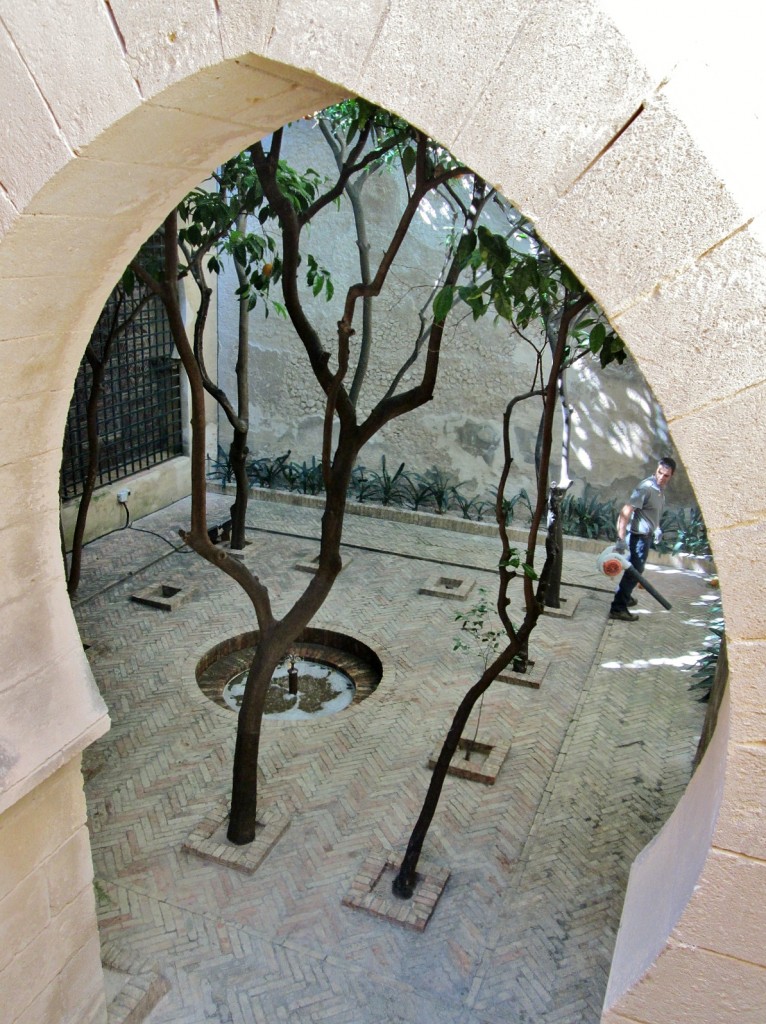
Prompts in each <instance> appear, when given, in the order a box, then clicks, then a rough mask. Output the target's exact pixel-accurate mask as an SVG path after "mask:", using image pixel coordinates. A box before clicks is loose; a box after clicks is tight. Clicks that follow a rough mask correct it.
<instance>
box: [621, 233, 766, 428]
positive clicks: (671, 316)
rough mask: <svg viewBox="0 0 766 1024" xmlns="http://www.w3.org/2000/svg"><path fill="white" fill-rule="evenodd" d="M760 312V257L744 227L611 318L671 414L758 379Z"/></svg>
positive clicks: (764, 283)
mask: <svg viewBox="0 0 766 1024" xmlns="http://www.w3.org/2000/svg"><path fill="white" fill-rule="evenodd" d="M762 219H763V220H764V221H766V218H762ZM765 318H766V260H765V259H764V250H763V246H762V244H761V243H760V241H759V240H758V238H757V237H756V236H755V234H754V233H753V231H750V230H748V231H741V232H739V233H737V234H735V235H734V236H733V237H731V238H729V239H727V240H726V241H725V242H723V244H722V245H720V246H717V247H716V248H714V249H712V250H711V251H710V252H707V253H705V255H704V256H703V257H702V258H701V259H700V260H699V261H697V262H696V263H694V264H693V265H692V266H691V267H690V268H689V269H688V270H686V271H685V272H684V273H682V274H680V275H679V276H678V277H675V278H672V279H671V280H668V281H663V282H661V283H660V284H658V285H657V287H656V288H655V289H654V290H653V291H651V292H650V293H649V294H648V295H646V296H644V297H642V298H641V299H640V300H639V301H638V302H636V303H635V304H634V305H632V306H631V307H630V308H629V309H627V310H625V311H624V312H623V313H621V314H620V315H619V316H617V317H616V318H615V319H614V326H615V328H616V329H617V331H619V332H620V334H621V336H622V337H623V338H626V339H629V341H630V348H631V352H632V354H633V355H634V357H635V358H637V359H638V360H639V361H640V363H641V368H642V370H643V371H644V373H645V375H646V376H647V378H648V379H649V380H650V383H651V385H652V388H653V390H654V393H655V394H656V396H657V398H658V399H659V400H660V402H661V403H662V408H663V411H664V413H665V415H666V416H667V417H668V419H673V418H675V417H678V416H683V415H684V414H685V413H688V412H689V411H691V410H692V409H695V408H700V407H701V406H703V405H708V404H709V403H710V402H715V401H718V400H720V399H721V398H724V397H725V396H727V395H731V394H733V393H735V392H737V391H739V390H741V389H742V388H746V387H750V386H752V385H753V384H757V383H758V382H760V381H762V380H763V379H764V374H765V371H764V366H765V365H766V337H764V332H763V322H764V319H765ZM722 359H723V360H725V363H726V371H727V372H726V373H723V374H722V373H720V367H721V361H722ZM671 366H673V367H676V368H677V369H676V370H674V372H672V373H671V372H669V368H670V367H671Z"/></svg>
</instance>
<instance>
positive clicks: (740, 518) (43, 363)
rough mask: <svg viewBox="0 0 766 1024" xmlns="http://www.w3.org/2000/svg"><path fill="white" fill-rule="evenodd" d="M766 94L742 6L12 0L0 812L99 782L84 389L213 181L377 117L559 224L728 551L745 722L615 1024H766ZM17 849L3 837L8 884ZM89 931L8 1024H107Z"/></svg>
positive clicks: (6, 65)
mask: <svg viewBox="0 0 766 1024" xmlns="http://www.w3.org/2000/svg"><path fill="white" fill-rule="evenodd" d="M424 54H425V55H426V57H427V59H426V60H424V59H423V58H424ZM263 57H265V58H268V60H270V61H272V62H274V63H272V64H268V63H263V62H262V60H261V58H263ZM297 69H301V70H297ZM435 69H437V70H436V71H435ZM761 75H762V55H761V53H760V35H759V33H758V32H756V31H753V19H752V12H751V7H750V5H746V4H745V3H744V0H730V3H729V4H727V5H726V7H725V9H721V8H707V7H704V8H701V7H700V6H699V5H697V4H691V3H688V2H685V3H680V4H676V5H668V4H667V3H663V4H660V3H659V2H658V0H647V2H646V3H643V4H641V5H625V4H623V3H620V2H619V0H600V2H595V0H578V2H577V3H574V4H573V3H571V2H569V0H567V2H564V0H543V2H534V0H512V2H505V0H504V2H503V3H495V4H489V5H487V4H484V3H482V4H479V3H478V2H473V0H469V2H467V3H464V4H463V5H461V6H459V7H456V6H455V5H454V4H451V3H447V2H446V0H435V2H434V3H432V4H430V5H428V7H424V6H423V5H416V4H413V3H412V2H410V0H394V2H386V0H368V2H367V3H365V5H363V7H362V8H359V6H358V5H355V6H354V7H353V8H352V7H351V6H350V5H348V4H345V3H337V2H334V3H328V2H324V0H319V2H316V0H315V2H313V3H311V4H308V3H306V0H279V2H277V0H268V2H266V3H263V4H259V5H253V4H249V3H245V2H243V0H218V2H217V3H216V4H212V3H209V2H208V0H186V2H185V3H184V4H181V3H171V4H168V3H166V2H164V0H163V2H160V0H133V2H131V3H127V2H125V0H112V2H111V3H110V4H109V6H107V5H104V4H101V3H98V2H97V0H83V2H81V3H77V4H74V3H62V4H55V5H51V4H42V3H38V2H36V3H33V4H27V5H19V4H17V3H15V2H13V0H0V95H2V96H3V98H4V110H3V114H4V125H5V136H4V138H5V144H4V146H3V147H2V150H0V182H1V183H2V188H0V234H1V235H2V241H0V310H2V313H1V314H0V381H1V382H2V384H1V385H0V495H2V499H1V500H0V541H1V542H2V545H3V553H4V558H3V560H2V572H1V573H0V594H1V595H2V597H1V598H0V601H1V602H2V603H1V605H0V608H1V609H2V620H3V627H4V628H3V631H2V632H1V633H0V662H1V663H2V665H3V675H2V678H0V751H2V756H1V758H0V765H1V767H2V777H1V779H0V793H1V800H2V802H1V803H0V807H2V809H4V810H5V811H6V812H8V809H10V810H11V813H12V812H13V809H14V808H15V806H16V805H19V806H22V805H20V804H19V802H20V801H22V800H23V799H24V798H25V796H27V795H30V796H32V797H34V796H35V795H36V793H37V791H38V789H40V787H45V786H46V785H47V782H46V780H48V779H50V778H51V776H53V775H54V773H55V772H57V771H58V770H59V769H60V768H64V766H68V767H67V768H66V769H65V770H66V771H67V772H68V771H70V770H72V771H73V770H74V768H73V763H74V764H76V763H77V760H78V755H79V752H80V750H81V749H82V748H83V746H85V745H87V743H88V742H90V741H91V740H92V739H93V738H94V737H95V736H97V735H98V734H99V733H100V732H101V731H103V729H105V728H106V725H107V719H106V712H105V708H104V706H103V703H102V702H101V700H100V698H99V696H98V694H97V693H96V692H95V688H94V687H93V683H92V679H91V677H90V674H89V672H88V668H87V664H86V663H85V659H84V658H83V656H82V651H81V648H80V645H79V638H78V637H77V631H76V629H75V627H74V623H73V619H72V616H71V612H70V610H69V608H68V604H67V600H66V595H65V591H64V586H63V578H62V571H61V560H60V553H59V548H58V530H57V520H58V501H57V475H58V464H59V459H60V445H61V436H62V430H63V423H64V417H65V413H66V407H67V404H68V400H69V394H70V392H71V385H72V381H73V380H74V374H75V369H76V366H77V363H78V361H79V359H80V356H81V355H82V352H83V350H84V348H85V343H86V340H87V337H88V334H89V332H90V329H91V327H92V325H93V323H94V322H95V319H96V316H97V314H98V312H99V309H100V308H101V306H102V304H103V301H104V299H105V297H106V295H107V293H108V291H109V289H110V288H111V287H112V285H113V284H114V282H115V280H116V279H117V277H118V275H119V273H120V272H121V270H122V268H123V267H124V265H125V264H126V262H127V260H128V259H129V258H130V256H131V255H132V253H133V252H134V251H135V250H136V248H137V246H138V244H140V242H141V240H143V239H144V238H145V237H146V236H147V235H148V234H149V233H150V232H151V231H152V230H153V228H154V227H155V226H156V225H157V223H158V222H159V221H160V220H161V219H162V216H163V215H164V213H165V212H166V211H167V209H168V208H169V207H170V206H171V205H172V204H174V203H175V202H177V201H178V200H179V199H180V197H181V196H182V195H183V194H184V193H185V192H186V191H188V190H189V188H191V187H193V186H194V184H195V183H196V182H198V181H199V180H200V179H201V178H202V177H203V175H204V174H205V172H206V171H207V170H208V169H209V168H210V167H211V166H214V165H215V164H216V163H217V162H218V161H220V160H222V159H224V158H225V157H227V156H229V155H230V154H232V153H234V152H236V151H238V150H240V149H242V148H243V146H244V145H245V144H247V143H248V142H249V141H251V140H252V139H253V138H254V137H257V136H259V135H263V134H266V133H267V132H268V131H270V130H273V128H274V127H276V126H277V125H279V124H281V123H283V122H285V121H288V120H290V119H294V118H296V117H299V116H301V115H302V114H304V113H306V112H309V111H312V110H316V109H319V108H321V107H322V106H324V105H326V104H328V103H330V102H332V101H333V100H335V99H337V98H339V97H340V95H342V94H343V93H345V92H349V91H351V92H353V91H355V92H359V93H361V94H363V95H366V96H368V97H369V98H370V99H372V100H373V101H375V102H376V103H379V104H381V105H383V106H387V107H389V108H391V109H393V110H395V111H397V112H399V113H401V114H402V115H403V116H405V117H406V118H407V119H408V120H410V121H411V122H413V123H415V124H418V125H420V126H422V127H423V128H424V129H425V130H427V131H428V133H429V134H431V135H432V136H434V137H436V138H439V139H440V140H442V141H443V142H444V143H445V145H447V146H449V147H450V149H452V151H453V152H455V153H456V155H458V156H459V157H461V158H463V159H465V160H466V161H467V162H469V163H470V164H471V165H472V166H473V167H474V168H475V169H476V170H477V171H478V172H479V173H480V174H482V175H483V176H484V177H485V178H487V180H489V181H491V182H493V183H494V184H496V185H497V186H498V187H499V188H500V190H501V191H502V192H503V194H505V195H506V196H508V197H509V199H511V200H512V201H513V202H514V203H516V205H518V206H519V207H520V208H521V209H522V210H523V211H524V212H525V213H526V214H527V215H528V216H531V217H533V218H534V219H535V220H536V221H537V223H538V226H539V228H540V230H541V232H542V234H543V236H544V237H546V238H547V239H548V240H549V241H550V243H551V244H552V245H554V247H555V248H556V249H557V251H558V252H559V253H560V255H561V256H562V257H563V258H564V259H565V260H567V262H568V263H569V264H570V266H571V267H572V268H573V270H574V271H575V272H576V273H577V274H578V275H579V276H580V277H581V279H582V280H583V281H584V282H585V283H586V284H587V285H588V287H589V288H591V289H592V290H593V292H594V294H595V295H596V296H597V298H598V299H599V301H600V302H601V303H602V305H603V306H604V308H605V309H606V310H607V312H608V314H609V316H610V318H612V320H613V322H614V323H615V324H616V325H617V326H618V329H619V330H620V332H621V333H622V335H623V337H624V338H625V339H626V341H627V342H628V344H629V346H630V347H631V350H632V352H633V354H634V355H635V356H636V358H637V360H638V363H639V366H640V367H641V368H642V371H643V372H644V374H645V376H646V378H647V380H648V381H649V383H650V384H651V387H652V389H653V391H654V393H655V394H656V395H657V397H658V399H659V400H660V401H661V403H662V406H663V409H664V412H665V415H666V417H667V420H668V423H669V424H670V427H671V431H672V434H673V439H674V443H675V444H676V445H677V448H678V451H679V452H680V454H681V456H682V458H683V459H684V462H685V464H686V467H687V470H688V472H689V476H690V479H691V481H692V483H693V485H694V488H695V492H696V494H697V496H698V498H699V501H700V504H701V507H702V510H703V512H704V514H705V517H706V521H707V524H708V527H709V528H710V530H711V531H712V534H713V541H714V544H715V550H716V563H717V567H718V570H719V576H720V579H721V589H722V596H723V602H724V611H725V615H726V621H727V631H728V638H729V657H730V664H731V676H730V699H729V703H728V705H727V707H726V709H725V715H724V720H723V722H722V725H721V727H719V729H720V730H721V731H720V733H719V737H718V740H717V743H716V745H715V748H714V749H715V751H716V757H715V759H714V760H712V759H711V760H708V759H706V763H705V765H703V767H704V768H705V770H704V772H703V774H702V775H700V777H699V778H700V782H699V785H697V786H695V788H694V790H693V791H692V792H690V793H688V794H687V795H686V796H685V797H684V799H683V800H682V801H681V803H680V804H679V808H678V810H677V812H676V814H674V816H673V817H672V818H671V820H670V821H669V823H668V824H667V826H666V828H665V830H664V832H663V835H662V842H657V843H655V844H654V845H653V846H651V847H650V848H648V849H647V851H646V852H645V855H644V856H643V857H642V861H641V867H640V870H637V872H636V873H635V876H634V878H633V881H632V883H631V887H630V890H629V893H628V899H627V901H626V915H625V918H624V921H623V928H622V930H621V934H620V936H619V939H618V945H617V950H616V953H615V960H614V967H613V975H612V978H613V981H612V984H611V985H610V989H609V995H608V1007H607V1009H606V1012H605V1017H604V1020H605V1021H608V1022H609V1024H618V1022H624V1021H628V1020H630V1021H633V1022H644V1024H660V1022H673V1024H692V1022H693V1024H713V1022H715V1024H722V1022H731V1024H734V1022H735V1021H736V1022H737V1024H742V1022H744V1021H751V1022H753V1024H755V1021H760V1020H761V1019H762V1016H763V1013H762V1008H763V1006H764V1004H766V959H765V957H764V948H765V944H764V941H763V937H764V935H766V904H764V901H763V899H762V893H763V891H764V885H765V883H766V821H765V820H764V813H765V812H764V807H766V717H765V716H764V706H765V698H766V613H764V608H766V582H764V577H763V574H762V573H761V571H760V567H759V565H758V564H757V559H755V558H754V557H753V552H754V551H760V550H761V549H762V547H763V539H764V533H765V532H766V526H765V524H766V473H764V455H763V452H764V443H763V442H764V436H765V435H766V424H765V423H764V418H763V417H764V414H763V410H764V408H766V401H765V398H766V379H765V378H764V366H766V359H765V358H764V356H765V355H766V353H765V352H764V346H765V345H766V340H765V339H766V332H764V329H763V328H764V321H766V271H765V269H764V264H765V261H764V258H763V257H764V242H765V240H766V233H765V232H764V217H763V180H762V167H763V162H764V160H763V157H764V152H763V150H764V135H763V128H762V124H763V115H764V112H765V111H764V103H765V102H766V101H765V100H764V96H763V91H762V87H761V85H760V78H761ZM328 81H329V82H338V83H341V84H340V86H338V87H333V86H328V85H327V84H326V83H327V82H328ZM605 253H608V254H609V255H608V258H607V257H605ZM713 342H715V344H713ZM721 353H724V357H723V358H722V357H721ZM690 362H691V363H692V372H686V370H685V368H686V367H688V366H689V364H690ZM722 484H723V485H722ZM30 636H34V638H35V643H34V645H30V644H29V642H28V638H29V637H30ZM690 819H691V820H692V821H694V823H695V825H696V828H695V830H694V831H693V832H690V831H689V830H688V828H687V827H686V826H687V823H688V821H689V820H690ZM29 827H30V826H27V825H26V824H25V823H21V824H20V825H19V831H20V834H21V835H23V836H26V835H27V834H28V831H29ZM16 838H17V836H16V834H15V830H14V831H13V832H12V833H11V834H3V836H2V838H1V839H0V850H1V851H2V855H3V856H4V857H5V856H7V855H8V853H9V851H12V849H13V844H14V843H15V841H16ZM43 842H44V840H43V839H42V838H40V839H35V840H33V843H32V845H33V848H34V849H35V850H37V849H38V848H40V847H42V845H43ZM669 858H672V860H669ZM30 859H32V855H30ZM86 861H87V856H86V854H85V852H84V851H82V850H81V851H80V852H79V855H78V856H77V857H76V858H75V863H74V864H73V865H72V866H71V868H70V869H69V870H67V871H65V872H64V878H63V881H62V886H63V890H62V892H63V896H62V899H63V901H64V902H66V901H67V900H69V901H70V902H76V901H77V900H78V893H80V892H82V891H83V890H82V880H83V878H84V877H86V874H87V873H86V871H85V870H84V869H85V866H86ZM36 863H38V864H39V866H38V867H36V868H35V876H37V875H38V874H39V873H40V872H42V871H43V870H44V869H43V867H42V864H41V863H39V862H36ZM658 876H660V877H666V876H669V878H670V881H669V883H668V888H667V890H666V892H665V893H664V897H665V902H666V903H667V905H668V906H669V907H670V912H669V913H659V912H658V903H657V900H658V893H657V890H656V888H653V886H652V884H651V880H652V877H658ZM29 884H30V885H34V886H37V885H39V884H41V883H40V882H39V881H38V879H37V877H35V880H34V881H31V882H30V883H29ZM689 894H693V895H692V897H691V898H689ZM663 905H664V904H663ZM84 920H85V923H84V925H83V928H82V929H75V930H73V931H69V930H64V931H63V932H57V931H56V930H53V931H51V930H50V929H48V928H47V927H43V929H42V930H40V928H39V927H38V926H37V924H36V923H35V921H34V920H33V919H32V915H29V916H28V917H27V916H25V918H24V919H23V920H21V921H20V922H19V925H18V928H17V929H16V930H14V932H13V935H12V937H11V939H10V943H11V948H10V950H9V952H10V954H11V960H10V963H9V965H8V966H6V967H5V968H4V970H3V975H2V978H0V984H1V985H2V991H3V994H4V995H5V993H6V991H7V990H8V987H9V985H10V983H11V978H12V975H11V974H10V973H8V972H9V971H11V970H15V965H16V962H17V960H18V958H19V957H20V956H23V955H24V952H25V951H26V950H29V951H30V953H31V952H32V951H37V950H38V949H39V951H40V956H41V957H43V956H44V955H45V952H46V945H45V943H46V942H48V941H50V942H52V945H53V949H54V951H55V961H54V962H55V963H56V964H57V965H61V967H62V971H63V970H64V969H65V965H70V964H71V965H75V964H81V967H80V968H79V969H77V970H75V968H74V967H73V968H72V974H70V975H68V976H67V977H66V981H65V983H64V982H62V984H65V989H66V993H67V996H68V998H69V999H70V1002H69V1003H68V1004H67V1005H66V1007H65V1010H64V1013H65V1014H66V1015H62V1012H60V1009H61V1008H60V1007H58V1006H57V1007H55V1008H51V1007H49V1006H47V1005H43V1004H44V998H43V997H44V993H45V992H46V990H47V988H48V984H49V979H48V978H47V977H42V976H40V975H39V973H34V974H33V975H32V976H30V977H29V978H28V984H29V986H30V988H29V989H27V991H26V995H25V998H26V996H28V997H29V998H28V999H27V1003H26V1006H27V1007H29V1006H33V1005H34V1003H35V1000H37V999H39V1000H40V1004H39V1005H40V1006H41V1010H40V1013H39V1014H38V1015H37V1016H36V1017H32V1018H30V1017H29V1015H28V1014H27V1015H26V1017H25V1014H26V1008H21V1007H16V1008H15V1009H14V1016H15V1021H14V1019H13V1018H11V1020H12V1022H13V1024H18V1022H19V1021H23V1024H31V1020H35V1024H75V1022H78V1024H79V1022H82V1021H90V1020H92V1019H98V1014H99V1013H100V1012H101V1009H102V1003H101V1000H100V996H99V995H98V994H97V993H94V992H93V989H92V988H90V987H89V983H90V982H92V980H93V977H94V969H93V966H92V962H90V961H88V959H87V954H86V950H88V949H94V948H95V942H96V932H95V925H94V922H93V917H92V912H89V913H88V914H87V915H86V917H85V919H84ZM639 923H640V924H641V925H642V927H636V925H637V924H639ZM670 928H672V934H671V933H670V932H669V929H670ZM658 951H661V952H659V953H658ZM19 1014H21V1015H19Z"/></svg>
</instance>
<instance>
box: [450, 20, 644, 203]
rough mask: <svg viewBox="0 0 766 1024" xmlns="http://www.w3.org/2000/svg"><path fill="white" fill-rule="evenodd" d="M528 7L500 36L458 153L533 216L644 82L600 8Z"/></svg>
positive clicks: (612, 127)
mask: <svg viewBox="0 0 766 1024" xmlns="http://www.w3.org/2000/svg"><path fill="white" fill-rule="evenodd" d="M525 6H526V5H525ZM529 6H530V7H531V10H530V12H529V14H528V16H527V17H525V18H524V19H523V20H522V21H521V22H520V24H519V25H518V27H517V29H516V31H515V32H514V33H513V34H512V35H511V34H510V33H508V30H507V29H506V30H505V31H504V32H502V37H503V38H505V39H508V40H509V41H510V46H509V48H508V51H507V53H506V54H505V56H504V57H503V61H502V64H500V65H498V66H496V67H492V72H493V74H492V76H491V78H490V79H489V81H488V82H487V85H486V88H485V90H484V92H483V94H482V95H481V97H480V98H479V99H478V101H477V102H473V103H472V104H471V106H470V111H469V112H468V116H465V117H464V118H463V119H462V121H461V125H460V129H459V132H458V133H457V134H456V136H455V138H454V149H455V151H456V152H457V153H459V154H461V155H462V156H463V157H464V158H465V159H468V160H469V161H470V160H475V159H479V160H480V161H481V162H480V164H479V165H477V164H475V163H474V169H475V170H477V171H479V173H481V174H484V175H485V176H488V177H489V180H490V181H492V183H493V184H496V185H497V186H498V187H499V188H500V190H501V191H502V192H503V194H504V195H505V196H506V197H507V198H508V199H510V200H511V201H512V202H513V203H515V204H516V205H518V206H519V208H520V209H522V210H523V211H524V213H526V214H527V215H528V216H530V217H532V218H533V219H536V218H537V217H538V216H541V215H542V214H543V213H544V212H545V211H546V210H548V209H549V208H550V207H551V205H552V204H554V203H555V202H556V200H557V199H558V198H559V197H560V196H561V195H563V194H564V193H565V192H566V190H567V189H568V188H569V187H570V186H571V185H572V182H573V181H575V180H576V179H577V176H578V175H579V174H580V173H581V172H582V170H583V168H585V167H586V166H588V164H590V162H591V161H592V160H593V159H594V158H595V157H596V156H597V155H598V153H599V152H600V151H601V150H602V149H603V148H604V147H605V146H606V145H607V144H608V143H609V142H610V140H611V139H612V138H613V137H614V135H615V134H616V132H618V131H619V130H620V128H622V126H623V125H624V124H625V123H626V122H627V121H628V119H629V118H630V117H631V116H632V115H633V114H634V112H635V111H636V110H637V108H638V107H639V105H640V104H641V102H642V101H643V100H644V97H645V95H646V93H647V91H648V89H649V79H648V78H647V75H646V73H645V71H644V70H643V68H641V67H640V65H639V64H638V63H637V62H636V60H635V58H634V57H633V55H632V54H631V53H630V52H629V50H628V48H627V47H626V46H625V43H624V41H623V39H622V38H621V37H620V36H619V35H618V33H617V32H616V31H615V30H614V28H613V26H612V25H611V24H610V22H609V21H608V20H607V19H606V18H604V16H603V14H601V13H600V12H599V11H598V9H597V5H595V4H585V3H578V4H574V5H573V4H571V3H566V0H558V2H555V3H546V4H538V5H529ZM509 27H510V26H509ZM478 39H479V40H481V41H482V42H484V41H485V39H484V35H483V33H481V32H480V33H479V35H478ZM480 59H482V58H480ZM584 67H587V68H588V74H587V75H585V74H583V68H584ZM501 81H502V87H501V88H499V87H498V83H499V82H501ZM532 97H534V99H531V98H532ZM562 111H569V112H571V115H572V116H566V115H565V116H562ZM575 111H576V115H575V114H574V112H575ZM474 154H476V157H475V158H474Z"/></svg>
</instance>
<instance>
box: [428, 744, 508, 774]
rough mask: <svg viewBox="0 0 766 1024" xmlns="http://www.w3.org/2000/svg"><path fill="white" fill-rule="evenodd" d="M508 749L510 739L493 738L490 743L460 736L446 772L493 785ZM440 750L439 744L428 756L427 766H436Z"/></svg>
mask: <svg viewBox="0 0 766 1024" xmlns="http://www.w3.org/2000/svg"><path fill="white" fill-rule="evenodd" d="M510 749H511V741H510V740H509V739H506V740H498V739H494V740H493V742H492V743H482V742H480V741H479V740H469V739H466V738H465V737H461V739H460V741H459V742H458V746H457V750H456V751H455V753H454V754H453V755H452V760H451V761H450V765H449V768H448V769H447V774H448V775H456V776H457V777H458V778H460V779H468V780H469V782H482V783H484V785H485V786H494V784H495V780H496V779H497V776H498V774H499V772H500V769H501V768H502V767H503V762H504V761H505V759H506V757H507V756H508V753H509V752H510ZM440 752H441V744H439V746H438V747H436V748H435V749H434V751H433V753H432V754H431V756H430V757H429V758H428V767H429V768H431V769H433V768H435V767H436V762H437V761H438V759H439V754H440ZM467 753H470V755H471V757H470V760H467V759H466V754H467Z"/></svg>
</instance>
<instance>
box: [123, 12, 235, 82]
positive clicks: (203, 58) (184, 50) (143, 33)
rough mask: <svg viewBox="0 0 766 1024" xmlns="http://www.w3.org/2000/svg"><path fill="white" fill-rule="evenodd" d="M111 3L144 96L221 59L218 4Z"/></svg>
mask: <svg viewBox="0 0 766 1024" xmlns="http://www.w3.org/2000/svg"><path fill="white" fill-rule="evenodd" d="M109 6H110V8H111V10H112V13H113V14H114V19H115V22H116V24H117V26H118V29H119V31H120V34H121V35H122V37H123V39H124V41H125V51H126V60H127V63H128V66H129V67H130V70H131V73H132V74H133V77H134V78H135V80H136V82H137V83H138V87H139V89H140V91H141V95H142V96H143V97H144V98H149V97H152V96H154V95H156V94H157V93H158V92H160V91H161V90H162V89H163V88H165V86H167V85H168V84H170V83H172V82H175V81H177V80H178V79H181V78H185V77H186V76H188V75H192V74H194V72H196V71H197V70H198V69H199V68H201V67H205V66H207V65H211V64H217V63H218V62H219V61H220V60H221V59H222V58H223V50H222V48H221V38H220V34H219V30H218V16H217V11H216V5H215V4H211V3H207V2H206V0H175V2H174V3H171V4H168V3H160V2H149V3H142V4H135V3H132V2H131V0H111V2H110V5H109Z"/></svg>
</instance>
